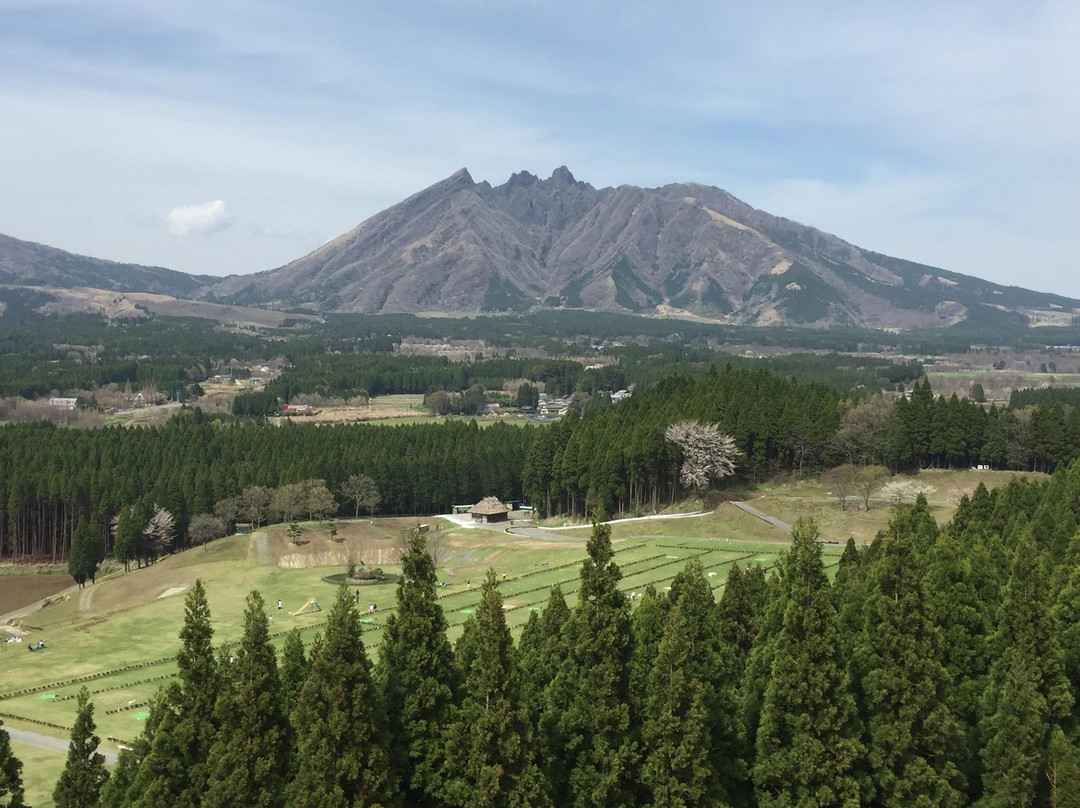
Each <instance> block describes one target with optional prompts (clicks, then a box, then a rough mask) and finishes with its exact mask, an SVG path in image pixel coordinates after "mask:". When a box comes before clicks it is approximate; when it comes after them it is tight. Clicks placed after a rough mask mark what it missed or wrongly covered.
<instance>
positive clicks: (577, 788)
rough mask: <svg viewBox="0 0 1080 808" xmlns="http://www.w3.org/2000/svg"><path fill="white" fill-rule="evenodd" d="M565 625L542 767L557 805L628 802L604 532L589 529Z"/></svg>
mask: <svg viewBox="0 0 1080 808" xmlns="http://www.w3.org/2000/svg"><path fill="white" fill-rule="evenodd" d="M586 550H587V551H588V554H589V557H588V558H587V559H586V560H585V563H584V564H583V565H582V568H581V587H580V589H579V590H578V602H577V606H576V607H575V608H574V611H573V614H572V615H571V618H570V622H569V623H568V624H567V627H566V632H567V644H568V645H567V657H566V660H565V661H564V662H563V665H562V667H561V668H560V669H559V672H558V674H557V675H556V676H555V679H554V680H553V681H552V683H551V686H550V687H549V688H548V694H547V704H546V706H545V711H546V712H547V713H548V714H549V717H545V718H544V719H542V723H543V724H544V725H545V729H546V730H547V731H548V732H550V733H553V734H551V735H550V736H549V737H548V738H547V739H546V740H545V749H547V750H548V752H549V753H550V754H553V755H554V756H553V757H549V758H548V759H547V760H545V762H544V766H545V772H546V773H547V774H548V776H549V778H551V780H552V782H551V788H552V798H553V800H554V802H555V804H557V805H574V806H582V807H583V806H614V805H628V804H631V803H632V802H633V780H634V772H633V768H634V766H635V765H636V763H637V749H636V747H635V744H634V743H633V741H632V738H631V735H630V708H629V702H630V696H629V692H628V690H629V680H630V676H629V663H630V655H631V644H630V614H629V608H628V605H627V604H628V602H627V600H626V598H625V597H624V596H623V594H622V593H621V592H620V591H619V589H618V583H619V580H620V579H621V578H622V573H621V572H620V571H619V567H618V565H617V564H616V563H615V562H614V560H613V558H614V552H613V550H612V549H611V527H610V526H608V525H600V524H597V525H594V526H593V531H592V536H591V538H590V539H589V541H588V544H587V545H586Z"/></svg>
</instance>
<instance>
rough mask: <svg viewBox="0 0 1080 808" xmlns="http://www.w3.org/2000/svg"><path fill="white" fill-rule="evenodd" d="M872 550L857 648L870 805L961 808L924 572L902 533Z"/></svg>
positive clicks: (956, 742) (946, 692)
mask: <svg viewBox="0 0 1080 808" xmlns="http://www.w3.org/2000/svg"><path fill="white" fill-rule="evenodd" d="M875 544H878V545H879V546H878V548H877V552H876V554H875V558H874V561H873V562H872V564H871V568H870V570H869V586H868V596H867V601H866V605H865V612H866V623H865V627H864V630H863V632H862V636H861V638H860V640H859V641H858V644H857V646H856V648H855V663H856V664H855V667H856V669H857V671H858V675H859V677H860V680H861V692H862V697H863V700H864V705H863V715H864V720H865V724H866V739H867V740H866V745H867V750H866V751H867V761H868V764H869V771H870V777H871V781H872V783H873V785H874V787H875V799H874V802H875V804H877V805H881V806H890V807H891V808H908V806H925V807H926V808H932V807H935V806H941V808H949V806H955V807H956V808H959V806H960V805H962V804H964V798H963V789H964V781H963V777H962V776H961V774H960V769H959V767H958V760H959V759H960V758H961V757H962V748H963V732H962V729H961V726H960V724H959V722H958V721H957V719H956V716H955V708H954V703H953V699H952V687H951V682H950V680H949V677H948V674H947V673H946V671H945V668H944V666H943V665H942V663H941V660H940V656H939V655H940V637H939V636H938V634H937V632H936V630H935V627H934V626H933V624H932V622H931V620H930V617H929V615H928V608H927V604H926V598H925V596H924V593H923V588H922V583H921V581H922V578H923V574H924V570H923V566H922V564H921V563H920V561H919V559H918V557H917V556H916V554H915V551H914V547H913V544H914V542H913V540H912V539H911V538H910V537H909V536H906V535H903V533H899V534H894V533H893V532H892V531H890V530H886V531H884V532H883V533H882V534H881V536H879V538H878V539H877V541H876V542H875Z"/></svg>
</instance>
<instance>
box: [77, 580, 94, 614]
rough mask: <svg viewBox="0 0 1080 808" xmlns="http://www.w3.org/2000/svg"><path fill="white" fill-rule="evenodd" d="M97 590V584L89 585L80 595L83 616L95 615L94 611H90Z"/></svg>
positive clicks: (80, 607)
mask: <svg viewBox="0 0 1080 808" xmlns="http://www.w3.org/2000/svg"><path fill="white" fill-rule="evenodd" d="M95 589H97V584H96V583H93V584H88V585H86V586H84V587H83V590H82V592H80V593H79V611H80V612H82V613H83V614H87V615H92V614H93V611H91V609H90V601H91V600H92V599H93V597H94V590H95Z"/></svg>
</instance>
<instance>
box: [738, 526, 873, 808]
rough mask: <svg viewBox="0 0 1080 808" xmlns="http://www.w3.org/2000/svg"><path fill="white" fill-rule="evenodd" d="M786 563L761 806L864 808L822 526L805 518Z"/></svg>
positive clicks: (758, 776)
mask: <svg viewBox="0 0 1080 808" xmlns="http://www.w3.org/2000/svg"><path fill="white" fill-rule="evenodd" d="M791 538H792V543H791V550H790V554H789V556H788V558H787V561H786V562H785V564H784V579H783V586H784V588H785V590H786V593H785V606H784V616H783V622H782V625H781V628H780V631H779V633H778V635H777V637H776V641H775V642H776V647H775V651H774V655H773V662H772V677H771V679H770V681H769V684H768V686H767V688H766V690H765V696H764V702H763V705H762V710H761V723H760V725H759V727H758V731H757V761H756V764H755V766H754V772H753V777H754V784H755V790H756V793H757V799H758V805H759V806H760V808H780V807H781V806H784V807H785V808H786V806H795V805H798V806H806V807H807V808H817V807H818V806H843V808H858V806H859V805H860V788H859V782H858V778H857V766H858V765H859V762H860V760H861V759H862V756H863V754H864V750H863V748H862V743H861V742H860V740H859V735H860V729H859V722H858V717H857V715H856V709H855V699H854V698H853V697H852V695H851V690H850V681H849V677H848V673H847V667H846V664H845V663H846V661H845V660H844V659H843V658H842V656H841V654H840V651H839V649H840V642H839V636H838V633H837V628H836V611H835V609H834V608H833V605H832V603H831V602H830V599H829V582H828V579H827V578H826V577H825V570H824V568H823V567H822V563H821V547H820V546H819V545H818V544H817V541H816V539H817V526H816V525H815V524H814V523H813V522H812V521H806V520H801V519H800V520H799V522H798V523H797V524H796V525H795V529H794V530H793V531H792V534H791Z"/></svg>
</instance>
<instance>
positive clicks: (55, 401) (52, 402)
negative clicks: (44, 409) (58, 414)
mask: <svg viewBox="0 0 1080 808" xmlns="http://www.w3.org/2000/svg"><path fill="white" fill-rule="evenodd" d="M78 402H79V399H77V398H50V399H49V406H50V407H56V409H58V410H73V409H75V405H76V404H77V403H78Z"/></svg>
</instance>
